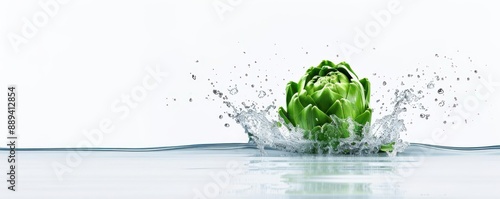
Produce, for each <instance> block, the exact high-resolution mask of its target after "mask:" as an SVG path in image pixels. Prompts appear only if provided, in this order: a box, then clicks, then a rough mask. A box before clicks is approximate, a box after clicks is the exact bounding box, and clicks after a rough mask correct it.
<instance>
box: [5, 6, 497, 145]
mask: <svg viewBox="0 0 500 199" xmlns="http://www.w3.org/2000/svg"><path fill="white" fill-rule="evenodd" d="M40 2H41V3H45V2H49V1H47V0H39V1H38V0H32V1H14V0H10V1H1V2H0V85H1V87H2V88H1V89H4V91H3V93H6V87H7V85H9V84H15V85H17V87H18V100H19V101H18V108H19V110H18V112H17V115H18V118H19V119H18V124H19V126H18V132H19V134H20V141H19V142H20V146H21V147H74V146H79V144H80V143H82V141H84V140H87V138H86V137H85V135H84V134H83V132H84V131H85V130H91V129H95V128H98V127H99V122H100V121H101V120H103V119H106V118H109V119H110V120H111V121H113V126H114V129H113V131H112V132H110V133H109V134H105V135H104V136H103V137H102V140H99V142H97V143H96V144H95V146H98V147H151V146H168V145H184V144H197V143H215V142H245V141H246V135H245V134H243V130H242V128H241V127H239V126H237V125H236V124H235V123H234V122H232V121H230V120H227V118H224V119H223V120H220V119H219V118H218V115H219V114H220V113H222V111H221V109H220V108H219V106H220V105H221V102H220V101H217V100H216V101H214V102H212V101H210V100H205V99H204V98H205V96H206V95H207V94H210V93H211V89H212V87H211V86H210V81H208V80H207V79H208V78H210V79H211V80H212V81H214V80H216V81H218V83H219V89H221V90H225V89H226V88H227V86H228V85H233V84H238V85H239V86H240V87H241V88H243V87H244V86H243V84H244V83H245V82H248V83H258V82H259V81H260V80H261V79H257V78H256V77H253V76H255V75H258V74H262V75H264V74H269V75H270V77H269V79H270V82H272V84H270V83H269V84H268V85H266V88H271V87H272V89H273V90H275V91H276V92H274V93H273V96H270V97H272V98H277V99H278V104H281V103H282V102H283V101H284V100H283V99H284V96H283V94H282V92H281V91H282V90H284V85H285V84H286V81H283V79H282V78H286V79H287V81H288V80H295V79H298V78H299V77H300V74H302V73H303V72H304V69H303V67H304V66H307V67H308V66H311V65H316V64H318V63H319V62H320V61H321V60H323V59H331V60H333V61H334V62H339V61H342V60H346V61H349V63H350V64H351V66H353V67H354V69H355V70H356V71H357V72H358V75H360V76H363V77H372V76H373V75H372V74H373V73H377V74H384V75H385V76H386V77H399V76H401V75H406V74H408V73H411V72H414V71H415V68H417V67H423V66H425V65H427V64H428V65H431V67H438V66H440V65H439V64H440V63H441V61H439V60H437V59H436V57H435V56H434V55H435V54H439V55H440V57H443V56H446V55H447V56H449V57H453V59H454V60H453V62H454V64H456V65H460V66H461V69H457V70H459V71H462V72H464V76H463V77H465V76H466V74H465V73H466V72H467V74H469V73H470V68H471V67H472V68H477V69H479V72H480V75H482V76H483V78H485V79H487V78H488V75H491V78H492V79H493V80H494V81H500V73H499V70H498V66H499V63H500V61H499V60H498V52H500V39H499V38H498V35H500V26H499V24H500V20H499V19H500V16H499V15H500V14H499V13H498V10H497V8H498V5H496V3H489V2H494V1H488V2H487V1H481V2H478V1H416V2H409V1H401V2H399V1H396V3H398V2H399V3H400V4H399V9H398V10H399V12H397V13H392V14H391V19H390V20H389V22H388V24H386V25H385V26H383V27H382V26H381V27H382V28H381V29H380V31H378V32H377V34H374V35H373V36H370V37H369V42H368V43H367V44H366V45H365V46H362V47H363V51H361V52H359V53H355V54H353V55H352V56H348V54H347V53H346V52H345V51H342V50H341V49H340V46H342V45H344V46H345V45H355V44H354V41H355V39H356V35H357V34H359V32H357V29H360V30H361V31H363V30H364V29H365V27H366V26H368V25H369V24H373V23H378V24H379V26H380V23H379V22H377V21H376V18H375V17H374V16H373V15H372V14H371V13H373V12H375V13H380V12H386V10H387V9H388V3H390V1H349V2H348V1H342V2H341V1H305V0H304V1H267V0H252V1H250V0H248V1H245V0H241V1H229V2H228V1H225V0H220V1H218V0H216V1H212V0H210V1H202V0H187V1H153V0H146V1H118V0H116V1H69V2H67V3H65V2H61V3H59V4H58V6H59V9H58V10H57V11H56V12H54V13H47V12H46V11H44V10H43V8H42V7H41V6H40ZM231 3H232V4H231ZM214 5H219V6H226V7H225V8H227V9H229V10H226V11H224V12H220V10H219V12H218V10H217V9H215V8H214ZM219 8H220V7H219ZM40 13H41V14H40ZM48 14H52V16H50V15H48ZM39 15H40V16H41V15H45V16H48V17H47V18H46V21H42V22H46V23H42V24H38V25H39V26H37V27H36V28H37V31H36V33H34V34H33V35H31V36H30V37H29V38H27V39H26V42H25V43H22V44H20V45H18V46H17V48H18V49H17V50H16V45H12V43H11V37H12V35H14V34H15V35H22V29H23V26H26V21H25V20H23V19H26V20H27V21H29V22H31V23H34V22H35V23H36V21H35V20H43V16H42V18H38V19H35V20H34V19H33V18H34V17H36V16H39ZM327 45H328V47H327ZM457 51H459V52H457ZM243 52H245V54H244V53H243ZM306 52H307V54H306ZM275 53H277V55H275ZM337 55H339V56H338V57H337ZM469 57H470V58H471V59H473V62H470V61H469ZM196 60H199V63H196ZM254 61H257V64H255V63H254ZM248 63H252V64H253V66H254V67H252V68H250V69H249V68H247V67H245V66H246V65H247V64H248ZM235 65H237V66H238V67H237V68H236V69H234V68H233V66H235ZM154 66H159V67H160V68H161V70H162V71H164V72H166V73H168V74H169V76H168V78H164V79H163V81H162V82H160V83H159V84H158V86H157V87H156V88H155V89H152V90H150V91H148V92H147V96H146V97H145V99H144V100H141V101H140V102H139V103H138V106H137V107H136V108H133V109H131V112H130V114H129V115H127V116H125V117H124V119H121V118H120V116H121V113H118V112H116V111H113V109H112V108H111V107H112V104H113V103H114V102H115V101H117V100H120V99H121V96H122V95H129V94H130V93H131V92H132V91H133V90H134V89H135V88H136V87H137V86H140V85H141V83H142V80H143V78H145V77H147V76H148V73H147V72H146V70H145V69H146V68H148V67H153V68H154ZM467 67H469V68H467ZM259 69H261V71H259ZM288 69H290V70H291V71H290V72H289V73H288V72H287V70H288ZM434 69H436V70H437V68H434ZM228 71H232V72H234V73H238V75H237V76H239V75H242V74H244V73H249V74H251V76H252V75H253V76H252V77H248V78H247V79H246V80H241V81H240V80H239V79H238V78H233V79H234V82H230V81H229V79H231V77H230V76H229V74H228ZM442 72H443V73H445V74H444V75H450V76H451V74H448V72H447V71H446V70H443V71H442ZM452 72H453V71H452ZM190 73H193V74H196V75H197V80H193V79H191V74H190ZM459 73H461V72H459ZM215 74H218V75H217V76H216V75H215ZM234 77H236V76H234ZM252 78H254V79H252ZM383 80H384V79H383V78H375V77H373V78H372V83H373V85H374V89H375V88H378V87H380V85H381V81H383ZM238 81H239V82H238ZM387 81H389V80H387ZM394 81H396V80H394ZM396 83H399V81H397V82H396ZM415 84H417V83H415ZM452 84H453V85H454V87H453V88H454V89H455V90H457V93H456V95H457V96H458V97H460V99H467V97H470V96H471V93H472V92H473V91H474V88H476V87H477V86H478V85H481V84H480V82H479V81H477V79H474V80H473V81H470V82H465V81H457V82H456V83H452ZM394 85H395V84H393V87H394ZM418 85H424V83H423V82H419V83H418ZM461 88H463V89H461ZM495 88H496V90H493V91H492V92H489V94H490V95H489V98H488V100H487V101H481V103H480V104H479V105H478V106H477V107H476V108H475V109H474V110H473V111H472V112H470V115H471V116H468V117H470V118H469V121H470V122H468V123H467V125H461V126H458V127H457V126H455V127H452V126H450V125H442V121H443V119H441V118H442V116H441V115H440V111H441V112H442V109H436V110H431V111H430V113H431V114H432V115H431V118H430V120H428V121H425V120H421V119H419V117H418V114H419V113H416V116H414V117H415V118H413V119H411V120H413V121H414V125H411V126H409V127H408V129H409V131H408V135H406V136H405V139H406V140H408V141H411V142H427V143H433V144H442V145H453V146H479V145H493V144H500V132H499V131H498V127H497V126H496V125H497V123H498V122H497V121H498V119H499V118H498V116H497V115H496V113H497V112H499V111H500V105H498V103H495V102H497V101H498V99H499V95H500V94H499V93H500V87H495ZM384 89H385V88H384ZM242 90H243V89H242ZM250 90H251V89H250ZM211 97H213V96H211ZM240 97H243V98H256V96H255V95H254V94H252V95H250V94H248V95H245V94H244V92H242V94H241V95H240ZM379 97H380V96H377V95H374V96H373V97H372V99H373V100H372V101H375V100H376V99H377V98H379ZM166 98H169V99H166ZM172 98H176V102H173V101H172ZM189 98H193V99H194V101H193V102H191V103H190V102H188V99H189ZM384 99H385V100H389V99H388V98H384ZM167 103H168V104H169V106H168V107H167V106H166V104H167ZM459 103H463V101H459ZM0 104H1V105H0V111H2V112H4V113H5V112H6V96H3V97H1V98H0ZM461 105H463V104H461ZM476 112H478V113H480V115H477V114H475V113H476ZM441 114H442V113H441ZM226 122H227V123H229V124H230V125H231V127H229V128H226V127H224V123H226ZM6 123H7V121H6V119H4V122H0V129H2V131H1V132H6V129H7V127H6ZM436 129H441V130H443V131H444V132H446V133H445V136H446V137H444V138H443V139H441V138H442V137H441V138H440V139H438V142H436V137H432V135H433V133H432V132H433V131H434V130H436ZM2 140H4V141H2ZM5 141H6V140H5V137H4V136H2V137H1V138H0V142H2V143H5Z"/></svg>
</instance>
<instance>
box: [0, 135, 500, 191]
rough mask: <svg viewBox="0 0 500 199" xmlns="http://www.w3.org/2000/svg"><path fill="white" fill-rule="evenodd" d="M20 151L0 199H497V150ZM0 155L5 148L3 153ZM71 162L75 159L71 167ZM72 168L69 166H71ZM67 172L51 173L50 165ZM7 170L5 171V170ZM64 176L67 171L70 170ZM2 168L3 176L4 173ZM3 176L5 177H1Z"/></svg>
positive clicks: (218, 147) (241, 147) (215, 147)
mask: <svg viewBox="0 0 500 199" xmlns="http://www.w3.org/2000/svg"><path fill="white" fill-rule="evenodd" d="M74 150H75V149H56V148H52V149H21V150H20V151H18V159H19V163H18V167H19V170H18V173H19V175H18V178H19V181H18V191H17V192H16V193H11V192H10V191H7V189H6V185H5V188H2V189H0V194H1V196H2V197H1V198H207V199H208V198H273V199H276V198H416V197H419V198H476V197H477V196H481V197H482V198H495V197H498V196H500V189H498V185H500V167H498V165H500V147H499V146H490V147H475V148H453V147H435V146H428V145H421V144H411V145H410V147H408V148H407V149H406V150H405V151H404V152H403V153H399V154H398V155H397V156H396V157H388V156H387V154H385V153H379V154H374V155H365V156H353V155H335V156H332V155H307V154H294V153H287V152H281V151H277V150H272V149H266V150H265V152H266V154H261V152H260V151H259V150H258V149H257V148H256V147H255V146H254V145H251V144H209V145H192V146H178V147H158V148H141V149H116V148H99V149H91V150H87V151H79V153H83V152H85V153H87V154H86V156H84V157H83V158H82V159H81V162H80V163H78V161H69V163H70V164H68V163H67V162H66V160H67V158H68V157H73V156H72V155H71V154H73V155H74V154H77V152H75V151H74ZM1 154H2V156H4V157H6V156H7V153H6V151H5V149H2V151H1ZM69 160H76V159H71V158H70V159H69ZM75 162H76V163H75ZM59 164H62V165H65V166H68V168H70V170H58V171H59V172H61V171H65V173H64V174H63V175H59V177H61V178H58V175H57V172H56V171H57V170H56V169H54V165H59ZM2 165H6V164H2ZM68 168H66V169H68ZM5 170H6V168H5ZM5 178H6V176H5Z"/></svg>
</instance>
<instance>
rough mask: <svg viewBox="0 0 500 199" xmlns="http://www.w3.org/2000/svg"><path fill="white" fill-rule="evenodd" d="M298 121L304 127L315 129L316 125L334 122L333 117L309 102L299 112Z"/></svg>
mask: <svg viewBox="0 0 500 199" xmlns="http://www.w3.org/2000/svg"><path fill="white" fill-rule="evenodd" d="M299 120H300V121H298V122H297V123H298V125H299V126H300V127H301V128H303V129H306V130H307V129H313V128H314V127H315V126H318V125H323V124H325V123H329V122H332V119H331V118H330V117H329V116H328V115H326V114H325V113H323V112H322V111H321V110H319V109H318V107H316V106H313V105H311V104H309V105H308V106H306V107H305V108H304V109H303V110H302V111H301V112H300V114H299Z"/></svg>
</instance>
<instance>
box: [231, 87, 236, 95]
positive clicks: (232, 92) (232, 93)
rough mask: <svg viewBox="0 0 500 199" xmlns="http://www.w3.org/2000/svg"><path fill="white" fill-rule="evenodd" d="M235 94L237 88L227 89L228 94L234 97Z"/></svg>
mask: <svg viewBox="0 0 500 199" xmlns="http://www.w3.org/2000/svg"><path fill="white" fill-rule="evenodd" d="M237 93H238V88H237V87H234V88H231V89H229V94H231V95H236V94H237Z"/></svg>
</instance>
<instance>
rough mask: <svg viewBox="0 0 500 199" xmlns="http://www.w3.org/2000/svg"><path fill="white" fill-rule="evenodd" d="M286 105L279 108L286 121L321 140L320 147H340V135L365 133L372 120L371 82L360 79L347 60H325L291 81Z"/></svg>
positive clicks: (307, 136)
mask: <svg viewBox="0 0 500 199" xmlns="http://www.w3.org/2000/svg"><path fill="white" fill-rule="evenodd" d="M286 105H287V106H286V110H285V108H283V107H280V108H279V109H278V111H279V115H280V116H281V117H282V118H283V119H284V121H285V123H287V124H291V125H293V126H295V127H299V128H302V129H304V130H305V135H304V136H305V137H306V138H308V139H312V140H315V141H320V142H321V143H322V144H323V145H321V146H320V147H325V146H333V147H336V145H338V139H339V138H347V137H349V136H350V134H351V133H356V134H357V135H358V136H362V131H363V128H364V126H365V125H366V124H367V123H370V121H371V116H372V109H370V82H369V81H368V79H366V78H363V79H359V78H358V76H357V75H356V74H355V73H354V71H353V70H352V69H351V67H350V66H349V64H347V63H345V62H341V63H339V64H334V63H332V62H331V61H328V60H324V61H322V62H321V63H320V64H319V65H318V66H316V67H314V66H313V67H311V68H309V69H308V70H307V72H306V74H305V75H304V76H302V78H301V79H300V80H299V82H298V83H296V82H293V81H292V82H289V83H288V84H287V86H286ZM348 121H354V122H348ZM352 123H354V124H355V125H352Z"/></svg>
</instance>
